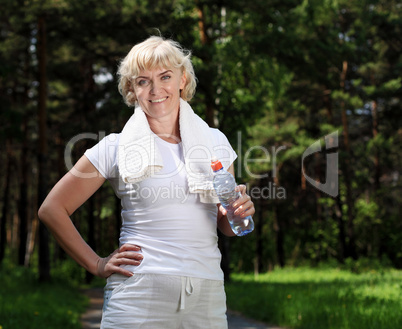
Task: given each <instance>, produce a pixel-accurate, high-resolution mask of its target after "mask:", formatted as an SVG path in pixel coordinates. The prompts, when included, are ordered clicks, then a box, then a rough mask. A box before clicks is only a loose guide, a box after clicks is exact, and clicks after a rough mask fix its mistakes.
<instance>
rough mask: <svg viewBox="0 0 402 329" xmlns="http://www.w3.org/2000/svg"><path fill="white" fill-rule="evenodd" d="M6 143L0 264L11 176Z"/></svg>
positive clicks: (9, 157) (0, 232)
mask: <svg viewBox="0 0 402 329" xmlns="http://www.w3.org/2000/svg"><path fill="white" fill-rule="evenodd" d="M8 144H9V143H8V141H6V149H7V158H6V161H7V162H6V171H5V179H6V180H5V186H4V194H3V209H2V216H1V223H0V263H1V262H2V261H3V259H4V255H5V252H6V245H7V241H6V240H7V234H6V229H7V226H6V223H7V217H8V216H7V214H8V213H9V206H10V205H9V203H8V201H9V199H10V198H9V194H10V176H11V157H12V154H11V148H10V147H9V145H8Z"/></svg>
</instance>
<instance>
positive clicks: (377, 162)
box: [371, 101, 381, 195]
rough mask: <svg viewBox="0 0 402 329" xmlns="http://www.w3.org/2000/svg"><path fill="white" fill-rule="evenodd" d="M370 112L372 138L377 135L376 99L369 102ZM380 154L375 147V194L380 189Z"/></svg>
mask: <svg viewBox="0 0 402 329" xmlns="http://www.w3.org/2000/svg"><path fill="white" fill-rule="evenodd" d="M371 113H372V116H373V139H374V138H376V137H377V135H378V104H377V101H372V102H371ZM380 169H381V168H380V155H379V152H378V148H377V147H376V148H375V154H374V186H373V189H374V195H376V194H377V192H378V190H379V189H380V176H381V170H380Z"/></svg>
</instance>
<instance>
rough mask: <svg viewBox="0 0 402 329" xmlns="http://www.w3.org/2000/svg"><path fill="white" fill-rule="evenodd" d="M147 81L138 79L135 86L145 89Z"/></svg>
mask: <svg viewBox="0 0 402 329" xmlns="http://www.w3.org/2000/svg"><path fill="white" fill-rule="evenodd" d="M149 83H150V82H149V80H147V79H138V80H137V81H136V84H137V86H139V87H147V86H149Z"/></svg>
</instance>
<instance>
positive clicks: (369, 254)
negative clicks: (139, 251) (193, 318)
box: [0, 0, 402, 325]
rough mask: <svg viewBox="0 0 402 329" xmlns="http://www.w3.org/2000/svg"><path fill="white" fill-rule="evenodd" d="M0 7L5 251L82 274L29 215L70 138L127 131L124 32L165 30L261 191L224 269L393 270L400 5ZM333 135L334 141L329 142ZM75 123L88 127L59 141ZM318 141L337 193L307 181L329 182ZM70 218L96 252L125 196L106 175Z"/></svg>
mask: <svg viewBox="0 0 402 329" xmlns="http://www.w3.org/2000/svg"><path fill="white" fill-rule="evenodd" d="M0 6H1V7H0V17H1V19H0V74H1V75H0V108H1V111H0V172H1V175H0V186H1V189H0V218H1V219H0V220H1V225H0V262H3V263H5V262H7V264H9V265H10V264H13V266H14V265H17V264H18V265H20V266H25V267H29V268H31V269H34V271H36V273H37V276H38V277H39V279H40V280H41V281H49V280H50V279H51V278H52V276H54V275H57V273H59V272H62V273H64V274H65V275H67V276H68V277H74V278H76V279H77V280H78V281H82V282H85V281H86V282H87V283H88V282H90V281H91V280H92V278H91V276H90V275H89V274H88V273H85V272H84V271H83V270H82V269H80V268H78V267H76V265H74V264H73V263H72V262H71V261H70V260H69V259H68V257H67V256H66V255H65V254H64V252H63V251H62V250H61V249H60V248H59V247H58V246H57V244H56V243H55V241H54V240H53V238H51V237H50V236H49V235H48V233H47V231H46V229H45V228H43V227H42V225H40V224H39V222H38V219H37V215H36V213H37V209H38V204H40V203H41V201H42V200H43V199H44V197H45V196H46V194H47V193H48V191H49V189H50V188H51V187H52V186H53V185H54V184H55V183H56V182H57V180H58V179H60V178H61V177H62V176H63V175H64V174H65V173H66V171H67V168H66V162H65V161H66V160H65V159H66V157H65V152H66V150H67V151H68V152H70V151H71V156H72V158H73V162H75V161H76V160H77V159H78V158H79V157H80V156H81V155H82V154H83V153H84V151H85V150H86V149H87V148H89V147H91V146H92V145H94V144H95V143H96V142H97V141H98V140H99V139H100V138H102V137H103V136H105V135H107V134H109V133H112V132H119V131H121V129H122V127H123V126H124V123H125V122H126V120H127V119H128V118H129V117H130V115H131V114H132V111H133V109H131V108H128V107H127V106H126V105H125V104H124V102H123V100H122V97H121V96H120V95H119V93H118V90H117V79H116V70H117V66H118V64H119V61H120V60H121V59H122V58H123V57H124V56H125V55H126V54H127V52H128V51H129V50H130V49H131V47H132V46H133V45H134V44H136V43H138V42H140V41H143V40H144V39H146V38H147V37H148V36H150V35H155V34H159V33H160V34H161V35H163V36H164V37H167V38H173V39H174V40H177V41H179V42H180V43H181V44H182V45H183V46H184V47H185V48H187V49H190V50H191V51H192V54H193V56H192V60H193V64H194V68H195V72H196V75H197V77H198V86H197V92H196V95H195V97H194V99H193V100H192V102H191V104H192V106H193V108H194V109H195V111H196V112H197V113H198V114H199V115H200V116H201V117H203V118H204V119H205V120H206V121H207V122H208V123H209V124H210V125H211V126H214V127H217V128H219V129H220V130H221V131H223V132H224V133H225V134H226V136H228V138H229V140H230V142H231V144H232V146H233V148H234V149H235V151H236V152H237V153H238V160H237V163H236V165H235V169H236V174H237V181H238V182H239V183H245V184H247V187H248V189H249V191H250V192H251V191H254V193H255V194H254V195H253V197H254V203H255V206H256V214H255V216H254V220H255V223H256V228H255V232H254V233H253V234H250V235H249V236H246V237H244V238H238V239H224V238H221V240H220V247H221V250H222V253H223V255H224V257H223V262H222V266H223V268H224V270H225V274H226V279H227V280H228V281H229V280H230V278H231V277H230V275H231V273H241V272H245V273H254V274H255V275H258V274H261V273H266V272H269V271H272V270H273V269H275V268H278V267H279V268H280V267H282V268H283V267H286V266H291V267H297V266H305V265H307V266H310V267H314V266H317V265H319V264H334V266H338V265H346V266H348V264H349V265H350V266H349V267H350V268H352V269H356V268H357V267H359V266H360V267H364V266H365V265H364V264H371V265H370V266H374V267H377V268H380V267H392V268H401V267H402V246H401V241H402V221H401V213H400V210H401V198H402V197H401V187H402V184H401V177H400V174H401V169H402V158H401V150H402V128H401V127H402V125H401V123H402V114H401V113H402V112H401V110H402V74H401V73H402V55H401V54H402V5H401V3H400V2H398V1H393V0H363V1H357V0H322V1H321V0H320V1H319V0H311V1H309V0H304V1H301V0H280V1H276V0H264V1H262V0H253V1H245V0H231V1H225V0H221V1H209V0H204V1H202V0H199V1H197V0H159V1H147V0H142V1H136V0H123V1H121V0H120V1H118V0H97V1H93V0H87V1H82V0H31V1H29V0H25V1H24V0H0ZM158 30H159V31H160V32H159V31H158ZM333 132H338V136H339V143H338V147H336V148H333V149H331V150H326V149H325V147H324V137H325V136H326V135H328V134H331V133H333ZM82 133H91V134H92V135H91V136H92V138H87V139H80V140H79V141H78V142H76V143H74V144H71V143H70V145H72V146H73V148H72V149H69V148H68V147H67V145H68V143H69V141H71V139H73V138H75V137H76V136H77V135H79V134H82ZM319 140H320V141H321V144H322V146H323V147H322V152H316V153H314V154H312V155H310V156H309V157H307V158H306V159H304V161H303V166H304V170H305V175H303V174H302V157H303V153H304V152H305V151H306V149H307V148H308V147H309V146H310V145H312V144H313V143H314V142H316V141H319ZM326 151H328V152H332V154H333V153H335V154H336V155H337V157H338V159H339V168H338V178H339V189H338V190H337V193H336V195H335V196H330V195H328V194H326V193H324V192H321V191H320V190H319V189H317V188H316V187H315V186H313V185H311V184H310V183H309V182H308V181H306V176H308V177H312V178H313V179H314V180H317V182H322V183H323V182H325V179H326V174H325V173H326V167H327V165H328V164H327V161H326V159H327V157H328V155H329V154H327V153H326ZM258 191H259V192H261V193H259V192H258ZM263 191H264V193H262V192H263ZM72 219H73V221H74V223H75V225H76V226H77V228H78V229H79V231H80V232H81V233H82V235H83V236H84V237H85V238H86V240H87V241H88V243H89V244H90V245H91V246H92V247H93V248H94V249H95V250H96V251H97V252H98V253H99V254H100V255H103V256H106V255H108V254H109V253H110V252H111V251H112V250H114V249H115V248H116V247H117V245H118V235H119V227H120V202H119V200H117V199H116V198H115V196H114V193H113V191H112V190H111V187H110V186H109V185H108V184H106V185H105V186H104V187H102V188H101V189H100V190H99V191H98V192H97V193H96V194H95V195H94V197H92V198H91V199H90V200H89V201H88V202H87V203H86V204H85V205H84V206H83V207H82V208H81V209H80V210H79V211H77V212H76V213H75V214H74V215H73V216H72ZM356 264H358V265H356ZM373 264H374V265H373ZM0 325H1V323H0Z"/></svg>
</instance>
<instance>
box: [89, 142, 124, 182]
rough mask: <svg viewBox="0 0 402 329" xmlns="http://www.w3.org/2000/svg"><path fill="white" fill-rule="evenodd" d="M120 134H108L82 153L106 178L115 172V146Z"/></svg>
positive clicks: (113, 175) (112, 175) (114, 174)
mask: <svg viewBox="0 0 402 329" xmlns="http://www.w3.org/2000/svg"><path fill="white" fill-rule="evenodd" d="M119 136H120V134H110V135H107V136H106V137H104V138H103V139H102V140H101V141H100V142H99V143H98V144H96V145H95V146H93V147H92V148H90V149H88V150H86V151H85V153H84V155H85V156H86V157H87V158H88V160H89V161H90V162H91V163H92V164H93V165H94V166H95V168H96V169H97V170H98V171H99V173H100V174H101V175H102V176H103V177H104V178H106V179H110V178H115V177H116V174H117V148H118V145H119Z"/></svg>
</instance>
